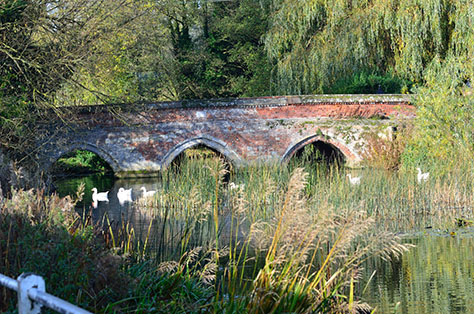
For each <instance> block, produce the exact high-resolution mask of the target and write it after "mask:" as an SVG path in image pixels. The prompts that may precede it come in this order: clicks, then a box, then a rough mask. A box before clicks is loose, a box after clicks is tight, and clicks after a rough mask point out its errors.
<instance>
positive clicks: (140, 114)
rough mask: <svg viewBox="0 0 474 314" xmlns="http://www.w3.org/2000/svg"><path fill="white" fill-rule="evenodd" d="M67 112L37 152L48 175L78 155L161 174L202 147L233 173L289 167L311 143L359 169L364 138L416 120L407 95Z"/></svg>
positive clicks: (49, 127)
mask: <svg viewBox="0 0 474 314" xmlns="http://www.w3.org/2000/svg"><path fill="white" fill-rule="evenodd" d="M69 110H71V111H72V112H73V116H75V117H76V119H75V120H74V122H72V123H69V124H68V125H65V124H62V123H60V122H58V121H56V122H55V123H54V125H53V123H45V132H44V135H45V136H43V137H44V140H43V141H42V142H41V145H40V146H39V147H40V148H39V149H38V159H39V162H40V164H41V166H42V167H43V169H45V170H48V169H50V167H51V166H52V164H54V162H55V161H56V160H57V159H58V158H60V157H61V156H63V155H65V154H67V153H70V152H72V151H74V150H88V151H91V152H94V153H96V154H97V155H99V156H100V157H102V158H103V159H104V160H105V161H107V162H108V163H109V164H110V166H111V168H112V169H113V170H114V173H115V175H116V176H118V177H126V176H152V175H154V174H155V175H156V174H157V172H159V171H160V170H161V169H163V168H165V167H166V166H168V165H169V164H170V163H171V162H172V161H173V160H174V159H175V158H176V157H177V156H178V155H179V154H180V153H182V152H183V151H184V150H186V149H188V148H191V147H193V146H197V145H203V146H207V147H209V148H211V149H212V150H214V151H217V152H219V153H220V154H222V155H223V156H225V158H226V159H227V160H228V161H229V162H230V163H231V164H233V165H234V166H236V167H239V166H243V165H246V164H249V163H258V162H265V163H266V162H285V161H287V160H288V159H290V158H291V157H292V156H293V155H295V154H296V153H297V152H298V151H299V150H300V149H302V148H303V147H304V146H306V145H308V144H317V145H316V146H315V147H316V148H317V149H322V150H325V151H326V152H327V151H329V152H331V153H334V154H337V155H338V156H341V157H342V159H343V160H344V161H345V162H346V164H347V165H349V166H358V165H359V164H360V162H361V161H362V160H363V159H364V151H365V150H366V147H367V141H366V135H367V134H370V133H372V134H379V135H380V136H391V130H392V129H393V127H394V126H396V125H397V124H399V123H400V120H403V119H410V118H413V117H414V115H415V108H414V107H413V106H412V105H411V104H410V98H409V97H408V96H405V95H317V96H278V97H260V98H238V99H223V100H221V99H218V100H192V101H178V102H161V103H155V104H133V105H115V106H93V107H76V108H69Z"/></svg>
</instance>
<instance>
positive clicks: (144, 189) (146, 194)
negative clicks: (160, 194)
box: [140, 186, 156, 197]
mask: <svg viewBox="0 0 474 314" xmlns="http://www.w3.org/2000/svg"><path fill="white" fill-rule="evenodd" d="M140 190H141V191H143V197H152V196H153V195H154V194H155V193H156V191H147V190H146V188H145V187H144V186H142V187H141V188H140Z"/></svg>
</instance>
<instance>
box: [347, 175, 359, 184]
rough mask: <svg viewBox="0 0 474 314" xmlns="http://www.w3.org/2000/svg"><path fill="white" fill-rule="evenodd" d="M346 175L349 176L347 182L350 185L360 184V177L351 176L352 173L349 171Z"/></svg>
mask: <svg viewBox="0 0 474 314" xmlns="http://www.w3.org/2000/svg"><path fill="white" fill-rule="evenodd" d="M347 176H348V177H349V182H350V183H351V184H352V185H359V184H360V178H361V177H354V178H353V177H352V175H351V174H350V173H349V174H347Z"/></svg>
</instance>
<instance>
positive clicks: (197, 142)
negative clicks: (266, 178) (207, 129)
mask: <svg viewBox="0 0 474 314" xmlns="http://www.w3.org/2000/svg"><path fill="white" fill-rule="evenodd" d="M193 147H207V148H209V149H210V150H212V151H214V152H216V153H218V154H219V155H221V156H222V157H224V159H225V160H226V161H227V162H228V163H229V165H230V167H231V168H233V167H238V166H240V165H241V164H242V162H241V160H240V157H239V156H238V155H237V154H236V153H235V152H233V151H232V150H231V149H229V147H228V146H227V145H226V144H225V143H224V142H222V141H220V140H218V139H214V138H210V137H197V138H192V139H189V140H187V141H184V142H182V143H180V144H178V145H176V146H175V147H173V148H172V149H171V150H170V151H169V152H168V154H166V156H165V157H164V158H163V162H162V168H167V167H169V166H170V165H171V164H172V162H173V161H174V160H175V159H176V158H177V157H178V156H179V155H180V154H181V153H183V152H184V151H185V150H187V149H189V148H193Z"/></svg>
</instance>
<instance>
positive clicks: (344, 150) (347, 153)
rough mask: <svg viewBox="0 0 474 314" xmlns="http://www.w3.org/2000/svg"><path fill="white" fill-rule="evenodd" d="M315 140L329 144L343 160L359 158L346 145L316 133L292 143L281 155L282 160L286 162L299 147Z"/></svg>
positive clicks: (351, 160)
mask: <svg viewBox="0 0 474 314" xmlns="http://www.w3.org/2000/svg"><path fill="white" fill-rule="evenodd" d="M316 142H322V143H324V144H328V145H330V146H331V147H332V148H333V149H335V150H336V151H337V152H338V153H340V154H341V156H343V158H344V160H343V161H344V162H346V161H349V162H353V161H356V160H358V159H359V158H358V156H357V155H356V154H355V153H354V152H352V151H351V150H350V149H349V148H348V147H347V146H345V145H343V144H341V143H340V142H338V141H335V140H333V139H330V138H327V137H325V136H323V135H320V134H317V135H312V136H309V137H307V138H305V139H303V140H300V141H299V142H296V143H292V144H291V145H290V147H289V148H288V149H287V150H286V152H285V154H284V155H283V158H282V162H288V161H289V160H290V159H291V157H293V156H294V155H295V154H296V152H298V151H299V150H300V149H302V148H303V147H305V146H306V145H309V144H313V143H316Z"/></svg>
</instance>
